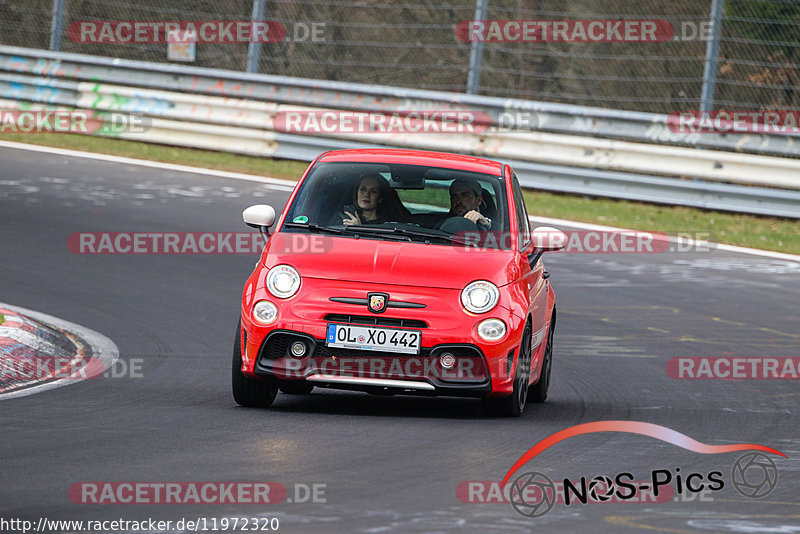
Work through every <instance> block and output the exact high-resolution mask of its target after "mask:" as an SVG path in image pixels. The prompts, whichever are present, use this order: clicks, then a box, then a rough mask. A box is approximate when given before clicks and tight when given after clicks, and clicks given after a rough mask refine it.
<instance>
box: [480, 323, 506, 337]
mask: <svg viewBox="0 0 800 534" xmlns="http://www.w3.org/2000/svg"><path fill="white" fill-rule="evenodd" d="M478 335H479V336H480V337H481V339H483V340H485V341H499V340H500V339H502V338H503V336H505V335H506V323H504V322H503V321H501V320H500V319H486V320H485V321H483V322H481V324H479V325H478Z"/></svg>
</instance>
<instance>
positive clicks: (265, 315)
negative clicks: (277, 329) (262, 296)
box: [253, 300, 278, 324]
mask: <svg viewBox="0 0 800 534" xmlns="http://www.w3.org/2000/svg"><path fill="white" fill-rule="evenodd" d="M253 318H254V319H255V320H256V321H258V322H259V323H261V324H270V323H274V322H275V319H277V318H278V308H277V307H276V306H275V305H274V304H273V303H271V302H270V301H268V300H259V301H258V302H256V304H255V306H253Z"/></svg>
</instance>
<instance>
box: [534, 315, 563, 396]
mask: <svg viewBox="0 0 800 534" xmlns="http://www.w3.org/2000/svg"><path fill="white" fill-rule="evenodd" d="M555 331H556V311H555V309H554V310H553V317H552V319H550V328H549V329H548V330H547V345H545V348H544V356H543V358H544V361H543V362H542V365H543V367H542V374H541V376H540V377H539V381H538V382H536V383H535V384H534V385H532V386H531V390H530V392H529V393H528V398H529V399H530V400H531V402H535V403H537V404H541V403H543V402H544V401H546V400H547V390H548V389H549V387H550V373H551V371H552V370H553V335H554V334H555Z"/></svg>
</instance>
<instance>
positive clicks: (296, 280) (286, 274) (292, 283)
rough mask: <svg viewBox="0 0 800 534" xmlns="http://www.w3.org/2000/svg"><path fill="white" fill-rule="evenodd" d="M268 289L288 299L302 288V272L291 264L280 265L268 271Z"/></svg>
mask: <svg viewBox="0 0 800 534" xmlns="http://www.w3.org/2000/svg"><path fill="white" fill-rule="evenodd" d="M267 289H268V290H269V292H270V293H272V294H273V295H274V296H276V297H278V298H279V299H288V298H289V297H291V296H292V295H294V294H295V293H297V290H298V289H300V273H298V272H297V269H295V268H294V267H290V266H289V265H278V266H277V267H273V268H272V269H270V271H269V273H267Z"/></svg>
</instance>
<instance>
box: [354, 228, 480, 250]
mask: <svg viewBox="0 0 800 534" xmlns="http://www.w3.org/2000/svg"><path fill="white" fill-rule="evenodd" d="M345 229H346V230H359V231H363V230H365V231H366V232H368V233H374V234H379V235H381V236H386V237H389V236H398V237H400V236H403V237H404V238H408V239H409V240H412V239H411V238H412V237H418V238H423V239H441V240H443V241H447V242H449V243H458V244H459V245H469V246H473V247H477V246H478V245H477V244H476V243H474V242H472V241H467V240H466V239H464V238H461V237H456V236H454V235H447V234H434V233H432V232H422V231H419V230H407V229H405V228H375V227H371V226H365V225H357V224H353V225H350V226H347V227H346V228H345Z"/></svg>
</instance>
